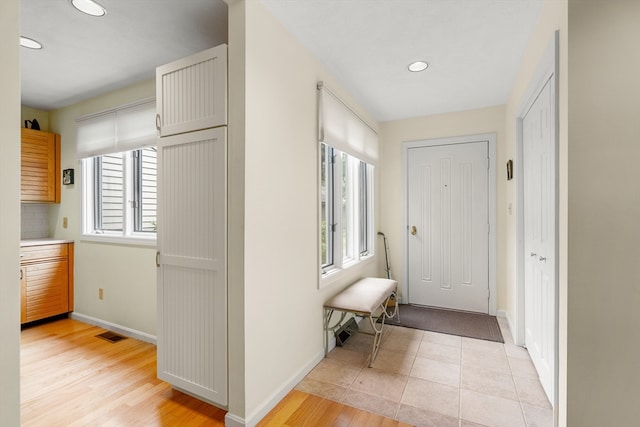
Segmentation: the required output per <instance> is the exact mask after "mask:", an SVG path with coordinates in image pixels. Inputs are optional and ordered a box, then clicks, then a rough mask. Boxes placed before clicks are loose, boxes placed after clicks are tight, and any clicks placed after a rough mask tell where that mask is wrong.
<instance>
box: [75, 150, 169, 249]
mask: <svg viewBox="0 0 640 427" xmlns="http://www.w3.org/2000/svg"><path fill="white" fill-rule="evenodd" d="M156 172H157V165H156V149H155V148H154V147H145V148H141V149H139V150H132V151H127V152H124V153H113V154H104V155H102V156H97V157H93V158H90V159H85V160H83V183H84V185H85V203H84V208H85V214H84V219H85V221H84V234H85V235H103V236H105V237H108V236H110V237H134V238H135V237H137V238H141V239H145V238H146V239H148V238H155V232H156V200H157V184H156Z"/></svg>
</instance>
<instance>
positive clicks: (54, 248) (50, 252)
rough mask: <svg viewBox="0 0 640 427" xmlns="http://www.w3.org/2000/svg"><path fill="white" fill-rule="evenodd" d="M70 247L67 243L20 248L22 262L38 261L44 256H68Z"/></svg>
mask: <svg viewBox="0 0 640 427" xmlns="http://www.w3.org/2000/svg"><path fill="white" fill-rule="evenodd" d="M68 254H69V247H68V245H67V244H66V243H65V244H57V245H40V246H28V247H23V248H20V262H23V263H24V262H27V261H36V260H40V259H42V258H59V257H66V256H67V255H68Z"/></svg>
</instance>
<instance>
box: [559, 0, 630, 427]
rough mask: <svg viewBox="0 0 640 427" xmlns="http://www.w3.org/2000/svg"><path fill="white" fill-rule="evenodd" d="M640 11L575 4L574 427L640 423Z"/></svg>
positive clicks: (571, 147) (571, 186)
mask: <svg viewBox="0 0 640 427" xmlns="http://www.w3.org/2000/svg"><path fill="white" fill-rule="evenodd" d="M639 19H640V2H638V1H636V0H632V1H625V0H613V1H607V2H604V1H602V2H599V1H574V0H571V1H570V2H569V31H570V33H569V49H570V54H569V81H570V86H569V97H570V98H569V115H568V122H569V141H568V165H567V166H568V190H569V200H568V214H569V218H568V220H569V221H568V223H569V229H568V242H569V244H568V250H569V257H568V295H569V301H568V316H567V317H568V319H567V320H568V325H567V326H568V344H567V347H568V348H567V358H568V360H567V365H568V371H567V394H568V402H567V417H568V423H567V425H569V426H581V427H590V426H605V425H606V426H637V425H638V423H640V421H639V420H640V404H639V400H638V399H639V396H640V341H639V340H638V337H639V331H640V262H639V261H640V256H639V254H640V250H639V248H638V242H639V241H640V222H639V221H638V219H639V218H640V167H638V160H639V159H640V126H639V125H638V115H639V114H640V82H639V77H640V55H638V41H640V25H639Z"/></svg>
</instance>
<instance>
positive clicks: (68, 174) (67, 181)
mask: <svg viewBox="0 0 640 427" xmlns="http://www.w3.org/2000/svg"><path fill="white" fill-rule="evenodd" d="M71 184H73V169H65V170H63V171H62V185H71Z"/></svg>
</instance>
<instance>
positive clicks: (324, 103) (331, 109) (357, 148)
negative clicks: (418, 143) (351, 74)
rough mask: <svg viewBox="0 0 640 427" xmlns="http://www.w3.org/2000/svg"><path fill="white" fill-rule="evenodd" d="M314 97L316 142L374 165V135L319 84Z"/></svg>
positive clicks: (351, 111)
mask: <svg viewBox="0 0 640 427" xmlns="http://www.w3.org/2000/svg"><path fill="white" fill-rule="evenodd" d="M318 97H319V102H318V104H319V105H318V113H319V117H318V131H319V135H318V140H319V141H320V142H323V143H325V144H327V145H330V146H332V147H334V148H336V149H338V150H340V151H342V152H345V153H347V154H350V155H352V156H354V157H357V158H358V159H360V160H363V161H365V162H367V163H369V164H371V165H375V164H376V163H377V161H378V134H377V133H376V132H375V131H374V130H373V129H372V128H371V127H370V126H369V125H368V124H367V123H366V122H365V121H364V120H362V119H361V118H360V117H359V116H358V115H357V114H356V113H355V112H354V111H353V110H352V109H351V108H349V107H348V106H347V105H346V104H345V103H344V102H342V101H341V100H340V99H339V98H338V97H337V96H336V95H334V94H333V93H332V92H331V91H330V90H329V89H328V88H327V87H326V86H325V85H324V84H323V83H322V82H319V83H318Z"/></svg>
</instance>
